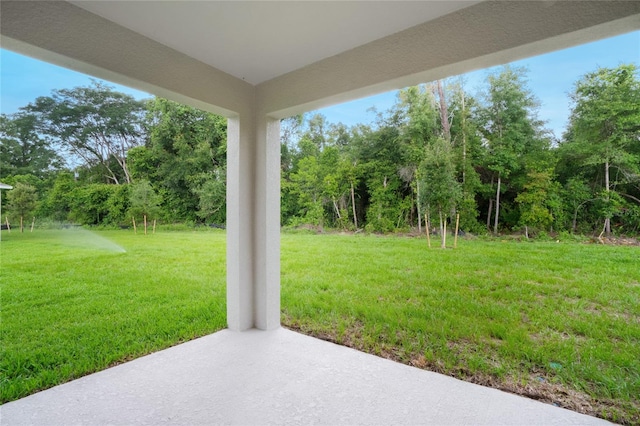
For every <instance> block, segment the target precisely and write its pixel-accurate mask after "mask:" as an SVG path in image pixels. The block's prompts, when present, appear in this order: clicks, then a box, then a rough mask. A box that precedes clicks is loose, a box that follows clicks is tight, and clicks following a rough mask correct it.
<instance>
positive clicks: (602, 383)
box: [282, 235, 640, 424]
mask: <svg viewBox="0 0 640 426" xmlns="http://www.w3.org/2000/svg"><path fill="white" fill-rule="evenodd" d="M282 306H283V324H284V325H286V326H288V327H291V328H293V329H297V330H301V331H302V332H304V333H307V334H311V335H315V336H318V337H321V338H324V339H327V340H331V341H334V342H337V343H340V344H345V345H348V346H351V347H354V348H357V349H360V350H363V351H366V352H370V353H373V354H377V355H380V356H383V357H387V358H391V359H394V360H397V361H400V362H403V363H407V364H410V365H414V366H417V367H420V368H426V369H429V370H435V371H438V372H442V373H445V374H449V375H452V376H455V377H459V378H463V379H466V380H470V381H473V382H476V383H481V384H485V385H490V386H494V387H498V388H501V389H505V390H509V391H512V392H516V393H520V394H523V395H526V396H529V397H533V398H536V399H541V400H544V401H547V402H550V403H553V404H555V405H559V406H563V407H567V408H570V409H573V410H576V411H580V412H584V413H589V414H592V415H598V416H602V417H605V418H608V419H611V420H614V421H618V422H622V423H629V424H638V423H640V415H639V412H640V247H613V246H602V245H586V244H576V243H571V244H564V243H555V242H550V243H525V242H522V243H518V242H500V241H478V240H475V241H460V242H459V247H458V248H457V249H456V250H453V249H447V250H442V249H439V248H433V249H428V248H427V243H426V241H425V240H424V239H416V238H398V237H375V236H340V235H322V236H317V235H284V236H283V238H282Z"/></svg>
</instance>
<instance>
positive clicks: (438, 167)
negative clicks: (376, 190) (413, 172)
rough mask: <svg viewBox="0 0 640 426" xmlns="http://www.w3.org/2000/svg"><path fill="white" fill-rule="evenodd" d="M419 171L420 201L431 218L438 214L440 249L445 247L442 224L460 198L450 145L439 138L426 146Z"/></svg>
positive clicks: (460, 193)
mask: <svg viewBox="0 0 640 426" xmlns="http://www.w3.org/2000/svg"><path fill="white" fill-rule="evenodd" d="M421 171H422V172H421V175H422V176H423V177H422V179H423V183H424V184H423V186H424V188H425V191H424V193H423V194H424V195H423V199H422V202H423V203H424V204H425V208H426V209H428V210H429V212H430V216H431V217H434V216H435V215H437V217H438V218H439V220H440V237H441V241H442V245H441V246H442V248H445V241H446V240H445V238H446V236H445V225H444V224H445V222H446V221H447V218H448V217H449V216H450V214H451V212H452V211H454V209H455V207H456V205H457V202H458V201H459V199H460V197H461V195H462V191H461V188H460V183H459V182H458V180H457V179H456V170H455V167H454V163H453V153H452V149H451V143H450V142H449V141H447V140H446V139H444V138H443V137H439V138H436V139H435V140H434V141H433V142H431V143H430V144H429V145H427V147H426V155H425V159H424V161H423V162H422V165H421Z"/></svg>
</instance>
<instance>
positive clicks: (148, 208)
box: [129, 179, 162, 220]
mask: <svg viewBox="0 0 640 426" xmlns="http://www.w3.org/2000/svg"><path fill="white" fill-rule="evenodd" d="M161 202H162V197H160V196H159V195H158V194H157V193H156V191H155V190H154V189H153V187H152V186H151V184H150V183H149V181H147V180H144V179H143V180H139V181H138V182H136V183H134V184H132V185H131V190H130V192H129V205H130V207H129V214H130V215H132V216H133V217H136V216H137V217H138V218H139V219H140V218H143V217H144V219H145V220H147V219H155V218H157V217H158V215H159V213H160V203H161Z"/></svg>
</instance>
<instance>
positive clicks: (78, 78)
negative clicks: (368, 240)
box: [0, 31, 640, 138]
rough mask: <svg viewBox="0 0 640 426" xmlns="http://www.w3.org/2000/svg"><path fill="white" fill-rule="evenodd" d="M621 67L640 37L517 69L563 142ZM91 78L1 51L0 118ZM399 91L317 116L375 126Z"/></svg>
mask: <svg viewBox="0 0 640 426" xmlns="http://www.w3.org/2000/svg"><path fill="white" fill-rule="evenodd" d="M622 63H635V64H636V65H640V31H635V32H632V33H628V34H624V35H621V36H617V37H613V38H608V39H604V40H600V41H597V42H595V43H589V44H586V45H582V46H577V47H574V48H571V49H565V50H561V51H557V52H552V53H548V54H546V55H542V56H537V57H534V58H529V59H524V60H520V61H517V62H514V63H513V64H514V65H516V66H524V67H527V68H528V69H529V74H528V78H529V88H530V89H531V91H532V92H533V94H534V95H535V96H536V97H537V98H538V100H539V101H540V103H541V107H540V111H539V118H541V119H542V120H544V121H546V122H547V128H549V129H551V130H552V131H553V132H554V134H555V135H556V136H557V137H558V138H559V137H561V135H562V132H563V131H564V128H565V126H566V123H567V118H568V116H569V111H570V103H569V98H568V94H569V93H570V92H571V90H572V87H573V84H574V83H575V82H576V81H577V80H578V79H579V78H580V77H581V76H583V75H584V74H586V73H588V72H591V71H595V70H596V69H597V68H598V67H615V66H617V65H619V64H622ZM491 71H492V69H485V70H478V71H474V72H471V73H468V74H465V75H464V81H465V87H466V89H467V91H468V92H470V93H471V94H472V95H476V94H477V93H478V92H479V91H480V90H481V88H482V84H483V81H484V79H485V77H486V75H487V74H488V73H489V72H491ZM90 79H91V77H90V76H87V75H84V74H80V73H77V72H75V71H71V70H67V69H65V68H61V67H58V66H55V65H51V64H48V63H45V62H41V61H38V60H35V59H32V58H28V57H26V56H22V55H18V54H16V53H13V52H10V51H7V50H4V49H0V112H2V113H4V114H11V113H14V112H16V111H17V110H18V108H20V107H22V106H24V105H27V104H28V103H29V102H31V101H33V100H35V99H36V98H37V97H38V96H47V95H50V94H51V91H52V90H54V89H63V88H72V87H76V86H82V85H87V84H89V83H90ZM112 85H113V86H115V87H116V89H117V90H120V91H122V92H125V93H129V94H131V95H132V96H134V97H136V98H140V99H142V98H146V97H150V95H149V94H147V93H144V92H140V91H138V90H134V89H130V88H128V87H124V86H119V85H116V84H112ZM396 93H397V92H396V91H393V92H388V93H383V94H380V95H376V96H372V97H369V98H364V99H360V100H357V101H353V102H347V103H344V104H340V105H336V106H332V107H329V108H324V109H321V110H318V111H317V112H319V113H321V114H323V115H325V116H326V117H327V120H328V121H329V122H333V123H337V122H342V123H344V124H345V125H347V126H351V125H354V124H357V123H370V122H372V121H373V120H374V119H375V114H374V113H373V112H370V111H367V110H368V109H370V108H371V107H375V108H376V109H377V110H378V111H385V110H387V109H388V108H390V107H391V106H392V105H393V104H394V103H395V101H396Z"/></svg>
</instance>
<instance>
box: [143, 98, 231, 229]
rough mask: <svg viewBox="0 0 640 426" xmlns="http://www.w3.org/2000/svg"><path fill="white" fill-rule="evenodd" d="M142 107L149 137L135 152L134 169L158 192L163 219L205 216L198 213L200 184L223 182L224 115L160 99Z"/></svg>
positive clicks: (202, 187)
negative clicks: (145, 107)
mask: <svg viewBox="0 0 640 426" xmlns="http://www.w3.org/2000/svg"><path fill="white" fill-rule="evenodd" d="M147 108H148V115H147V120H148V121H147V126H148V129H149V130H148V133H149V140H148V142H147V144H146V145H145V147H144V148H140V149H136V150H135V151H134V153H133V154H134V155H133V156H132V158H135V160H133V161H134V162H135V166H134V167H133V168H134V169H136V171H137V172H138V173H139V177H140V178H144V179H148V180H149V181H150V182H151V185H152V186H154V188H156V189H157V190H158V192H159V194H160V195H161V196H162V199H163V204H162V207H163V210H164V214H165V216H166V219H169V220H177V221H185V220H192V221H197V220H204V219H203V216H202V215H198V212H199V209H200V207H201V199H202V196H204V193H203V192H202V191H203V189H208V186H209V185H211V184H210V183H208V182H211V181H212V180H215V181H216V182H214V185H223V186H224V185H226V164H227V163H226V161H227V160H226V152H227V121H226V119H225V118H224V117H221V116H217V115H215V114H211V113H209V112H206V111H202V110H199V109H196V108H192V107H189V106H186V105H181V104H178V103H176V102H172V101H169V100H167V99H162V98H155V99H153V100H151V101H149V103H148V104H147ZM202 206H203V207H204V204H203V205H202ZM224 210H225V209H224V208H222V209H221V210H220V212H223V211H224ZM204 217H205V218H206V217H207V214H204ZM222 219H224V216H220V217H219V218H218V219H217V220H220V221H223V220H222Z"/></svg>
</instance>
